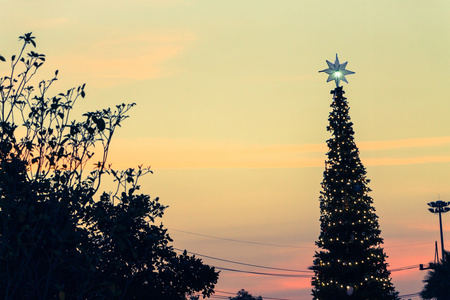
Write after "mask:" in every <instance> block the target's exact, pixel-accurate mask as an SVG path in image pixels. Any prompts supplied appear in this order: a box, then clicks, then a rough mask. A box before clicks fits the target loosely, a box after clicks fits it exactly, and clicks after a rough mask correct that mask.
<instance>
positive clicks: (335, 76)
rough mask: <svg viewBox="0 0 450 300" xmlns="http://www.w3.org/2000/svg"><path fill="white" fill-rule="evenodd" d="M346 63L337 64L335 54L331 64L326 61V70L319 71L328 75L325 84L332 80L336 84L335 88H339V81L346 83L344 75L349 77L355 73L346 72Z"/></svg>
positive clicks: (337, 59) (337, 60)
mask: <svg viewBox="0 0 450 300" xmlns="http://www.w3.org/2000/svg"><path fill="white" fill-rule="evenodd" d="M347 63H348V62H347V61H346V62H345V63H343V64H340V63H339V58H338V56H337V54H336V61H335V62H334V64H333V63H331V62H329V61H328V60H327V64H328V69H325V70H322V71H319V73H320V72H325V73H327V74H328V75H330V76H328V79H327V82H329V81H331V80H334V81H335V82H336V87H339V81H341V80H342V81H344V82H346V83H348V81H347V79H345V75H351V74H355V72H352V71H349V70H346V69H345V67H347Z"/></svg>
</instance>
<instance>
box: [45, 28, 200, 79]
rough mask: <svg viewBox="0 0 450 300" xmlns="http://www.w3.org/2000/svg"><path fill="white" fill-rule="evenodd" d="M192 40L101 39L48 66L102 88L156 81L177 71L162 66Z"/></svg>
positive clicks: (165, 36) (161, 35) (157, 36)
mask: <svg viewBox="0 0 450 300" xmlns="http://www.w3.org/2000/svg"><path fill="white" fill-rule="evenodd" d="M195 39H196V37H195V35H194V34H193V33H191V32H189V31H177V32H153V31H148V32H141V33H135V34H129V35H128V34H124V35H123V36H119V37H117V36H116V37H111V38H108V37H104V38H103V39H99V40H97V41H94V42H92V43H86V48H85V49H84V50H83V51H82V52H77V53H73V54H65V55H64V57H62V56H61V57H52V62H54V63H55V64H56V65H58V66H60V68H61V69H64V70H65V72H66V73H69V74H74V73H75V74H83V77H86V76H89V77H91V79H93V80H96V81H97V82H98V81H100V82H103V85H114V84H115V83H117V82H124V81H125V82H126V81H130V80H145V79H152V78H159V77H165V76H170V75H173V74H176V73H178V72H180V71H181V70H179V69H176V68H170V67H167V65H166V64H167V62H168V61H170V60H171V59H173V58H175V57H177V56H179V55H181V54H182V53H183V52H184V51H185V50H186V49H187V47H188V46H189V44H190V43H191V42H193V41H194V40H195ZM68 56H69V57H70V60H68V59H67V57H68Z"/></svg>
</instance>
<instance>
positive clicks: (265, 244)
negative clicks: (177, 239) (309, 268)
mask: <svg viewBox="0 0 450 300" xmlns="http://www.w3.org/2000/svg"><path fill="white" fill-rule="evenodd" d="M167 229H169V230H172V231H177V232H182V233H187V234H192V235H197V236H203V237H207V238H211V239H217V240H224V241H230V242H237V243H245V244H253V245H262V246H272V247H284V248H295V249H315V248H316V247H300V246H288V245H279V244H269V243H259V242H252V241H243V240H236V239H229V238H223V237H218V236H212V235H207V234H200V233H195V232H190V231H185V230H179V229H174V228H167Z"/></svg>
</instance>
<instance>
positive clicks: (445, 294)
mask: <svg viewBox="0 0 450 300" xmlns="http://www.w3.org/2000/svg"><path fill="white" fill-rule="evenodd" d="M424 282H425V286H424V288H423V290H422V292H421V293H420V297H422V299H427V300H428V299H437V300H448V299H450V293H449V291H450V252H445V254H444V259H443V260H441V261H440V262H438V263H431V264H430V271H428V274H427V277H426V278H425V280H424Z"/></svg>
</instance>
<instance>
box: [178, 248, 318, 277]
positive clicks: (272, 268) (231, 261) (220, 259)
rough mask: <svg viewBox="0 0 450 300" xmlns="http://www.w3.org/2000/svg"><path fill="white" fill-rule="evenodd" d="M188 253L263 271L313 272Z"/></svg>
mask: <svg viewBox="0 0 450 300" xmlns="http://www.w3.org/2000/svg"><path fill="white" fill-rule="evenodd" d="M173 249H175V250H177V251H184V250H182V249H178V248H173ZM187 252H188V253H191V254H194V255H197V256H201V257H206V258H210V259H214V260H219V261H223V262H228V263H232V264H237V265H243V266H250V267H255V268H263V269H270V270H278V271H288V272H298V273H312V271H303V270H293V269H283V268H275V267H267V266H260V265H253V264H247V263H243V262H237V261H233V260H228V259H222V258H217V257H212V256H208V255H204V254H199V253H195V252H191V251H187Z"/></svg>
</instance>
